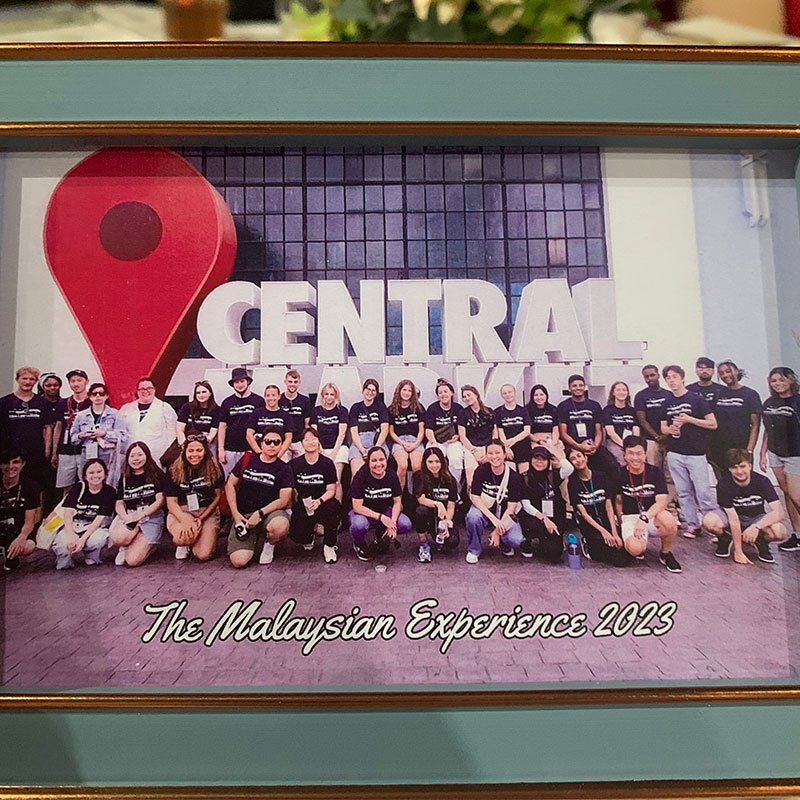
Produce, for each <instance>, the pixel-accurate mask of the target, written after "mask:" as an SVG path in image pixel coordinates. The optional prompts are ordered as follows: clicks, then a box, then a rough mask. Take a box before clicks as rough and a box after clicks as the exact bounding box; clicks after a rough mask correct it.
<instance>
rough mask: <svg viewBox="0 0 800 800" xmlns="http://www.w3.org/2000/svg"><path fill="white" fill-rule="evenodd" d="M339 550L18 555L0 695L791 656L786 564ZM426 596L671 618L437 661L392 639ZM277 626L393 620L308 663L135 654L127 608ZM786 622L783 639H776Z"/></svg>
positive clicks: (8, 594) (548, 679) (793, 637)
mask: <svg viewBox="0 0 800 800" xmlns="http://www.w3.org/2000/svg"><path fill="white" fill-rule="evenodd" d="M348 546H349V537H347V536H346V535H342V537H341V550H340V560H339V562H338V563H337V564H333V565H326V564H325V563H324V562H323V560H322V553H321V546H320V543H319V542H318V545H317V549H316V550H315V551H314V552H313V553H312V554H307V553H305V552H303V551H302V550H300V549H299V548H297V547H295V546H294V545H292V544H291V543H288V542H287V543H285V544H284V545H283V546H282V547H281V548H279V549H278V552H277V555H276V559H275V562H274V563H273V564H272V565H271V566H267V567H260V566H258V565H254V566H251V567H249V568H248V569H245V570H242V571H235V570H234V569H233V568H231V567H230V566H229V565H228V564H227V560H226V558H225V557H224V552H223V549H222V546H220V550H219V551H218V554H217V556H216V557H215V559H214V560H213V561H211V562H209V563H207V564H199V563H196V562H194V561H191V560H190V561H184V562H179V561H175V560H174V558H173V557H172V552H173V551H172V548H171V547H168V546H166V545H164V546H162V547H161V549H160V550H159V551H158V552H157V553H156V554H155V555H154V557H153V558H152V559H151V561H150V562H148V563H147V564H146V565H145V566H144V567H140V568H137V569H129V568H126V567H115V566H114V565H113V553H112V552H109V553H108V554H107V559H110V560H107V562H106V563H104V564H103V565H102V566H98V567H85V566H79V567H77V568H76V569H74V570H71V571H67V572H63V573H57V572H56V571H55V570H54V569H53V560H52V557H51V556H50V555H49V554H41V553H40V554H38V555H35V556H33V557H32V558H31V559H30V560H29V561H28V563H27V564H25V565H24V566H23V567H22V568H21V569H20V570H18V571H17V572H14V573H11V574H9V575H7V576H6V578H5V579H4V580H3V581H2V583H3V584H4V589H5V629H4V634H5V637H4V648H3V661H2V674H3V682H4V683H5V684H6V685H9V686H16V687H22V686H31V687H33V686H36V687H39V688H43V687H49V686H52V687H63V686H71V687H77V686H83V687H89V686H132V687H135V686H186V687H189V686H225V687H242V686H295V687H307V686H312V687H313V686H317V685H324V686H340V685H341V686H353V685H376V684H384V685H386V684H389V685H391V684H401V685H416V684H419V685H430V684H463V683H469V684H479V683H487V682H490V683H492V684H499V683H514V684H520V683H522V684H527V683H553V682H565V681H580V682H598V681H618V680H626V681H646V682H653V681H659V680H698V679H699V680H720V679H729V680H736V681H738V680H745V679H750V678H764V679H766V678H771V679H776V680H780V679H784V678H787V677H792V676H795V677H796V676H797V674H798V672H797V670H798V666H800V664H798V653H800V647H799V646H798V643H799V642H800V624H799V623H798V622H797V614H796V611H797V607H798V605H797V603H798V596H800V589H798V587H800V553H788V554H783V553H779V552H777V549H776V548H774V547H773V549H775V552H776V564H775V565H773V566H769V565H766V564H762V563H759V562H758V561H755V562H754V564H753V566H750V567H746V568H744V567H737V566H736V565H734V563H733V562H732V560H726V561H722V560H720V559H717V558H715V557H714V555H713V546H712V545H711V543H710V539H708V538H704V539H701V540H696V541H687V540H683V539H681V540H680V541H679V542H678V544H677V548H676V554H677V556H678V558H679V560H680V561H681V563H682V565H683V568H684V571H683V573H682V574H680V575H672V574H669V573H667V572H666V571H665V570H664V569H663V568H662V567H661V566H660V565H659V564H658V563H657V560H656V559H657V552H656V549H655V548H656V547H657V545H656V544H655V543H651V545H650V550H649V551H648V554H647V559H646V561H644V562H637V563H636V564H635V565H634V566H632V567H630V568H627V569H623V570H619V569H614V568H611V567H606V566H604V565H598V564H591V563H589V562H588V561H586V560H584V569H581V570H580V571H574V570H569V569H568V568H567V567H566V566H565V565H564V566H548V565H544V564H541V563H540V562H538V561H533V562H531V561H529V560H523V559H522V558H521V557H519V556H516V557H515V558H513V559H510V558H504V557H502V556H501V555H500V554H499V553H498V552H496V551H495V552H485V553H484V556H483V558H482V559H481V561H480V563H479V564H477V565H475V566H470V565H468V564H466V563H465V561H464V545H463V543H462V546H461V548H460V550H459V551H458V553H454V554H444V555H440V556H439V557H436V555H434V562H433V563H432V564H426V565H423V564H419V563H417V561H416V544H415V543H413V542H412V540H411V539H407V540H406V544H405V545H404V547H403V548H402V549H401V550H399V551H395V552H394V553H392V554H390V555H389V556H388V557H386V558H385V563H386V564H387V566H388V568H387V570H386V571H385V572H383V573H379V572H377V571H376V570H375V569H374V565H373V564H365V563H362V562H360V561H358V560H356V559H355V557H354V556H353V555H352V552H351V551H349V550H348V549H347V548H348ZM431 596H433V597H436V598H438V600H439V609H437V610H443V611H451V610H453V611H456V612H457V611H458V610H460V609H461V608H462V606H466V607H467V608H468V609H469V610H470V612H471V613H473V614H476V615H477V614H484V613H485V614H491V613H510V612H512V611H513V607H514V606H515V605H516V604H519V605H522V606H523V607H524V610H525V611H526V612H530V613H534V612H551V613H555V612H565V613H568V614H576V613H579V612H585V613H587V615H588V617H589V622H590V624H596V622H597V612H598V610H599V609H600V608H601V607H603V606H604V605H605V604H606V603H608V602H610V601H612V600H618V601H620V600H621V604H622V605H624V604H625V603H627V602H629V601H632V600H636V601H638V602H640V603H642V604H643V603H645V602H648V601H655V602H657V603H663V602H666V601H669V600H674V601H676V602H677V603H678V610H677V612H676V613H675V618H674V619H675V625H674V628H673V629H672V630H671V631H670V632H669V633H667V634H666V635H665V636H663V637H654V636H644V637H634V636H632V635H630V634H628V635H627V636H624V637H621V638H614V637H608V638H595V637H593V636H592V635H591V634H589V635H586V636H583V637H581V638H579V639H569V638H562V639H547V640H543V639H540V638H529V639H521V640H507V639H505V638H503V637H502V636H500V635H499V634H498V633H495V634H494V635H493V636H492V637H491V638H488V639H482V640H480V641H475V640H471V639H465V640H461V641H456V642H454V643H453V644H452V646H451V647H450V648H449V650H448V651H447V653H446V654H445V655H442V654H441V653H440V652H439V650H438V644H439V643H438V642H436V643H435V642H433V641H430V640H427V639H423V640H418V641H415V640H411V639H409V638H407V637H406V636H405V635H404V632H403V628H404V626H405V624H406V622H407V620H408V613H409V611H408V610H409V607H410V606H411V605H412V604H413V603H414V602H416V601H418V600H420V599H423V598H425V597H431ZM290 597H291V598H295V599H296V600H297V604H298V605H297V609H296V611H295V614H301V615H304V616H307V615H315V616H316V615H320V614H327V615H331V614H334V613H341V614H345V615H347V614H349V612H350V610H351V608H352V607H353V606H354V605H358V606H359V607H360V608H361V610H362V611H361V613H362V614H371V615H379V614H394V615H395V616H396V618H397V623H396V627H397V629H398V634H397V636H395V637H394V638H393V639H392V640H391V641H382V640H375V641H360V642H344V641H332V642H328V641H324V642H321V643H320V644H319V645H317V647H316V648H315V649H314V650H313V652H312V653H311V654H310V655H308V656H303V655H302V654H301V652H300V651H301V647H302V643H301V642H295V641H291V642H286V641H279V642H274V641H270V642H263V641H255V642H248V641H244V642H239V643H236V642H234V641H230V640H229V641H226V642H216V643H215V644H214V645H213V646H212V647H206V646H204V645H203V644H202V642H194V643H187V642H182V643H176V642H169V643H161V642H159V641H157V640H154V641H152V642H150V643H148V644H144V643H142V641H141V636H142V634H143V633H144V632H145V631H146V630H147V628H148V627H149V626H150V625H151V623H152V621H153V618H152V617H151V616H149V615H147V614H145V613H144V611H143V606H144V604H145V603H148V602H150V603H153V604H165V603H169V602H171V601H173V600H182V599H186V600H187V601H188V606H187V616H189V617H193V616H201V617H203V618H204V619H205V625H204V631H205V632H206V633H207V632H208V630H210V628H211V626H212V621H213V620H214V619H216V618H217V617H218V616H219V615H220V614H221V613H222V612H223V611H224V609H225V608H226V607H227V606H228V604H229V603H231V602H232V601H234V600H237V599H241V600H243V601H245V602H249V601H251V600H253V599H260V600H263V601H264V604H263V607H262V609H261V611H260V615H266V616H272V615H273V614H274V613H275V612H276V611H277V609H278V608H279V606H280V605H281V604H282V603H283V602H284V601H285V600H286V599H287V598H290ZM787 608H788V609H789V614H788V619H789V620H790V624H791V627H787Z"/></svg>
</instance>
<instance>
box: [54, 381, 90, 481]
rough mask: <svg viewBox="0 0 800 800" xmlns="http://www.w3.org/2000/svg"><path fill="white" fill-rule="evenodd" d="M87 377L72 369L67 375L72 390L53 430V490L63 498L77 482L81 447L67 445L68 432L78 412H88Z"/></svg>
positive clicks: (58, 411) (60, 407) (58, 408)
mask: <svg viewBox="0 0 800 800" xmlns="http://www.w3.org/2000/svg"><path fill="white" fill-rule="evenodd" d="M88 382H89V376H88V375H87V374H86V373H85V372H84V371H83V370H82V369H71V370H70V371H69V372H68V373H67V383H69V388H70V389H71V390H72V394H71V395H70V396H69V397H63V398H61V400H59V402H58V405H57V406H56V413H55V430H54V432H53V440H54V441H55V442H57V446H56V455H57V458H58V462H57V465H56V466H57V473H56V488H57V489H62V490H63V493H64V496H65V497H66V495H67V492H69V490H70V489H71V488H72V487H73V486H74V485H75V484H76V483H77V482H78V480H80V474H79V469H80V462H81V458H80V454H81V446H80V445H79V444H78V445H74V444H72V442H71V441H70V431H71V430H72V423H73V422H74V421H75V416H76V414H77V413H78V412H79V411H83V410H84V409H85V408H89V406H90V405H91V401H90V400H89V396H88V394H87V393H86V384H87V383H88Z"/></svg>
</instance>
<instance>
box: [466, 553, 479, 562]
mask: <svg viewBox="0 0 800 800" xmlns="http://www.w3.org/2000/svg"><path fill="white" fill-rule="evenodd" d="M478 558H479V556H476V555H475V553H467V564H477V563H478Z"/></svg>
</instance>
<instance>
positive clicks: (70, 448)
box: [49, 397, 92, 456]
mask: <svg viewBox="0 0 800 800" xmlns="http://www.w3.org/2000/svg"><path fill="white" fill-rule="evenodd" d="M91 404H92V401H91V400H90V399H89V398H88V397H86V398H84V399H83V400H82V401H81V402H80V403H76V402H75V400H74V398H72V397H62V398H61V399H60V400H59V401H58V404H57V405H56V408H55V413H54V414H53V416H52V418H51V419H50V420H49V421H50V422H60V423H61V426H62V427H61V438H60V439H59V441H58V449H57V451H56V452H57V453H58V454H59V455H60V456H75V455H78V454H79V453H80V452H81V447H82V445H79V444H72V443H71V441H70V432H71V430H72V423H73V422H75V416H76V415H77V413H78V412H79V411H83V410H84V409H85V408H89V406H91Z"/></svg>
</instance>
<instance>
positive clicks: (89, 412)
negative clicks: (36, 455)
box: [70, 383, 126, 485]
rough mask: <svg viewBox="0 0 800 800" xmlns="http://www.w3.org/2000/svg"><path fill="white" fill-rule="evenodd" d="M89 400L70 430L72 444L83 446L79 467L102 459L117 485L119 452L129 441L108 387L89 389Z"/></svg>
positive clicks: (110, 477) (102, 385) (92, 386)
mask: <svg viewBox="0 0 800 800" xmlns="http://www.w3.org/2000/svg"><path fill="white" fill-rule="evenodd" d="M89 401H90V403H91V405H90V406H89V408H85V409H83V411H79V412H78V413H77V414H76V415H75V420H74V422H73V423H72V429H71V431H70V439H71V441H72V443H73V444H75V445H80V447H81V452H80V464H79V467H78V468H79V469H83V466H84V465H85V464H86V463H87V462H88V461H90V460H91V459H96V458H99V459H101V460H102V461H103V462H104V463H105V465H106V469H107V470H108V473H109V481H110V482H112V481H113V482H114V483H115V482H116V479H117V476H118V475H119V469H118V461H119V459H118V458H117V451H118V447H119V446H120V445H122V444H124V442H125V434H126V431H125V430H124V429H123V428H122V427H121V425H120V423H121V420H120V418H119V412H118V411H117V409H115V408H111V406H109V405H108V387H107V386H106V385H105V384H104V383H93V384H92V385H91V386H90V387H89ZM112 485H113V484H112Z"/></svg>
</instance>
